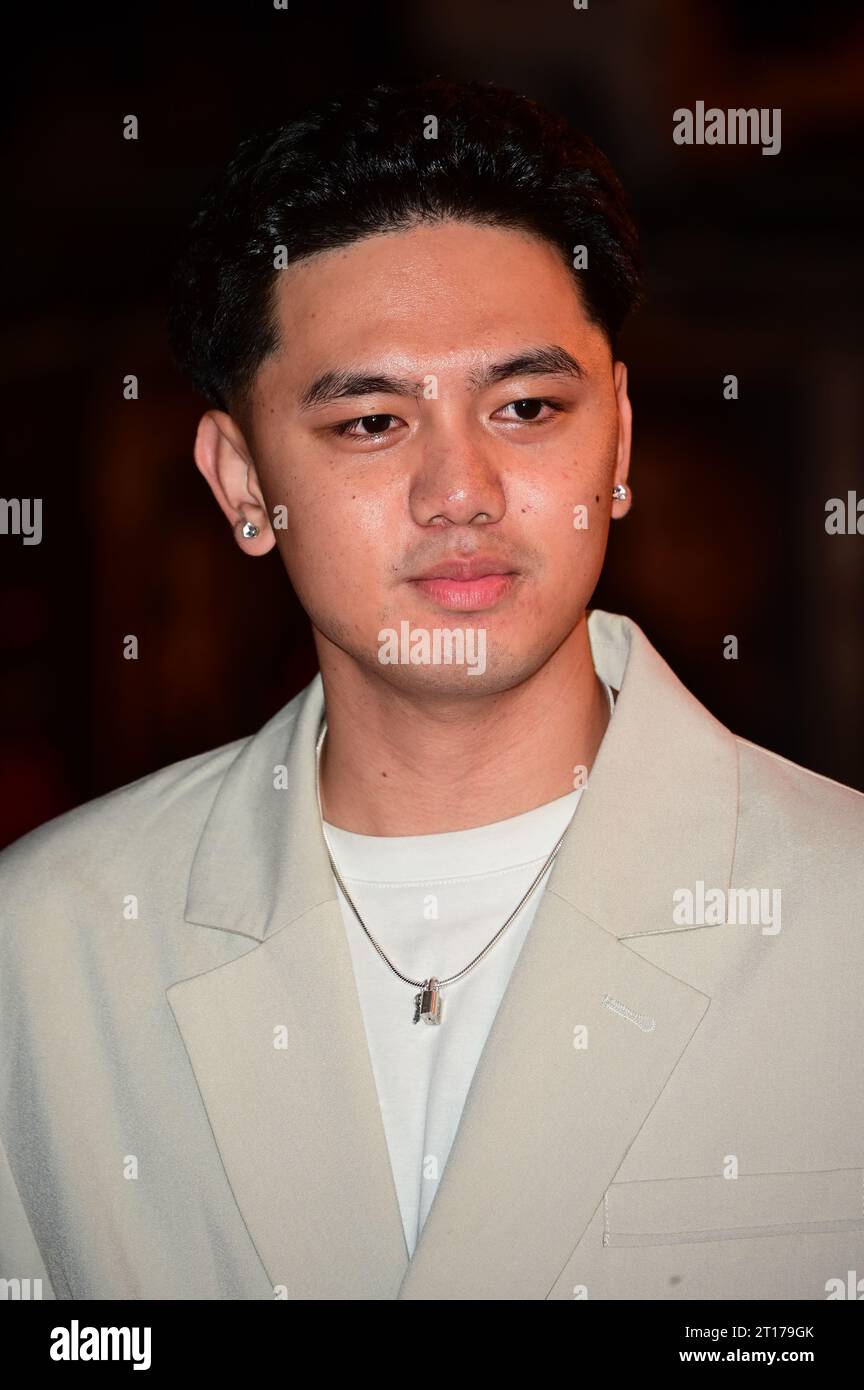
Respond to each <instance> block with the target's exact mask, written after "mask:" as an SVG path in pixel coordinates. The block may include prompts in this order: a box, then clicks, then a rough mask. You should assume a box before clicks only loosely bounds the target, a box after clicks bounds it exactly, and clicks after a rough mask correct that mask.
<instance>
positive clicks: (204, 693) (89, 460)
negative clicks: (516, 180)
mask: <svg viewBox="0 0 864 1390" xmlns="http://www.w3.org/2000/svg"><path fill="white" fill-rule="evenodd" d="M79 16H80V11H79V10H78V9H77V7H76V11H75V13H74V14H73V15H70V14H69V11H68V7H67V8H66V9H65V10H64V9H61V8H59V7H58V10H57V12H56V14H55V13H53V12H52V11H51V10H50V9H49V10H45V9H44V8H42V7H40V8H39V9H38V10H37V11H36V12H35V17H33V18H31V19H30V20H29V21H28V24H29V30H28V29H23V30H21V32H19V35H18V38H17V40H16V41H15V43H14V44H13V45H12V46H11V47H10V46H7V58H6V65H5V69H4V80H3V85H2V93H0V96H2V102H3V118H4V123H3V146H4V156H5V158H4V165H5V171H6V175H5V184H6V190H7V194H8V195H9V197H8V199H7V204H8V207H7V213H6V220H5V234H6V240H7V247H6V254H5V256H4V259H3V264H4V266H5V268H6V271H7V276H6V284H5V301H6V313H5V315H4V327H3V330H2V341H0V382H2V399H3V408H2V427H3V434H4V439H3V479H2V487H0V492H2V495H3V496H4V497H30V498H34V497H41V498H42V499H43V539H42V543H41V544H40V545H32V546H25V545H23V544H22V539H21V537H20V536H15V535H0V608H2V635H3V654H2V672H3V680H2V727H0V749H2V772H0V842H8V841H9V840H12V839H14V838H16V837H17V836H18V835H20V834H22V833H24V832H25V831H27V830H29V829H31V828H32V827H33V826H35V825H37V824H39V823H41V822H42V821H44V820H46V819H48V818H49V817H51V816H54V815H57V814H59V813H60V812H62V811H64V810H66V809H68V808H69V807H71V806H74V805H77V804H78V803H80V802H82V801H85V800H88V799H89V798H91V797H93V796H96V795H99V794H101V793H102V792H105V791H108V790H110V789H112V788H114V787H117V786H120V785H122V784H123V783H125V782H129V781H132V780H134V779H135V778H137V777H140V776H143V775H144V774H145V773H147V772H150V771H152V770H153V769H155V768H158V767H161V766H163V765H165V764H166V763H169V762H172V761H174V760H176V759H179V758H183V757H187V756H189V755H191V754H194V753H197V752H201V751H203V750H205V749H207V748H211V747H214V746H216V745H218V744H220V743H224V742H227V741H229V740H231V739H235V738H238V737H240V736H241V735H245V734H248V733H251V732H253V731H254V730H255V729H256V728H257V727H259V726H260V724H262V723H263V722H264V721H265V720H266V719H267V718H269V717H270V715H271V714H273V713H274V712H275V711H276V709H278V708H279V706H280V705H282V704H284V703H285V701H287V700H288V699H290V698H291V696H292V695H294V694H295V693H296V692H297V691H298V690H299V689H300V688H301V687H302V686H303V685H305V684H306V683H307V681H308V680H309V679H310V678H311V677H312V675H313V674H314V672H315V669H316V665H315V656H314V648H313V646H312V642H311V638H310V637H309V635H308V630H307V624H306V620H305V617H304V615H303V612H302V610H301V609H300V608H299V605H298V603H297V601H296V599H295V598H294V596H293V594H292V592H291V590H290V586H289V584H288V581H287V579H286V577H285V575H284V570H283V569H282V567H281V564H280V562H279V560H278V558H277V555H276V553H275V551H274V552H272V553H271V554H270V555H269V556H267V557H266V558H265V559H264V560H255V561H251V560H248V559H246V558H245V557H244V556H242V555H241V553H240V551H239V550H238V548H237V547H236V546H235V544H234V542H233V540H232V538H231V536H230V533H229V530H228V527H227V524H226V523H225V521H224V519H223V517H222V515H221V513H220V512H219V511H218V510H217V507H216V505H215V503H214V502H213V501H212V499H211V496H210V494H209V491H208V489H207V487H206V485H205V483H204V481H203V479H202V478H201V477H200V475H199V474H198V472H197V470H196V469H195V467H194V464H193V462H192V453H191V449H192V441H193V438H194V431H195V425H196V422H197V419H198V416H199V414H200V412H201V409H202V407H203V402H202V401H201V399H200V398H199V397H198V396H197V395H196V393H195V391H194V390H193V388H192V387H191V386H189V385H187V383H186V382H185V381H184V380H183V378H182V377H181V376H180V375H179V373H178V371H177V370H176V368H175V367H174V366H173V364H172V362H171V359H170V356H169V351H168V345H167V339H166V333H165V327H164V313H165V300H166V282H167V275H168V268H169V265H170V263H171V259H172V256H173V254H174V250H175V248H176V245H177V239H178V236H179V235H180V233H181V231H182V228H183V227H184V225H185V223H186V221H187V220H188V218H189V216H190V215H191V212H192V210H193V207H194V205H195V202H196V200H197V197H198V195H199V194H200V192H201V191H202V189H203V187H204V186H205V184H206V182H207V181H208V180H209V178H210V177H211V176H212V174H213V173H214V172H215V170H216V169H217V168H218V167H219V166H221V165H222V164H223V163H224V162H225V161H226V159H227V158H228V156H229V155H230V153H231V151H232V150H233V147H234V145H235V144H236V142H237V141H238V140H239V139H240V138H241V136H242V135H244V134H245V133H247V132H248V131H249V130H252V129H254V128H256V127H258V126H261V125H265V124H266V125H271V124H275V123H277V122H278V121H279V120H280V119H281V118H282V117H283V115H284V113H285V112H286V110H288V109H290V108H291V107H293V106H294V104H295V103H297V102H302V101H305V100H307V99H308V100H314V99H318V98H319V97H321V96H322V95H324V94H326V93H327V92H330V91H334V90H336V89H338V88H339V87H340V86H341V85H344V84H347V85H355V84H357V83H358V82H359V81H366V80H373V79H378V80H390V81H408V80H413V79H417V78H422V77H427V76H430V75H432V74H434V73H442V74H444V75H446V76H450V77H453V78H456V79H464V78H476V79H480V80H486V81H495V82H499V83H502V84H503V85H505V86H510V87H514V88H516V89H517V90H520V91H524V92H526V93H527V94H528V95H529V96H531V97H533V98H534V99H536V100H538V101H541V102H543V103H545V104H546V105H549V106H551V107H553V108H554V109H557V110H558V111H560V112H562V113H563V114H564V115H566V116H567V117H569V118H570V119H571V120H572V121H574V122H575V123H576V124H578V125H581V126H582V127H583V128H584V129H585V130H587V132H588V133H589V134H590V135H591V136H592V137H593V138H594V139H595V140H596V141H597V143H598V144H599V145H600V146H601V148H603V149H604V150H605V151H606V153H607V154H608V155H609V157H610V158H611V160H612V162H613V164H614V165H615V167H616V168H617V170H618V172H619V173H620V175H621V177H622V179H623V181H624V183H625V185H626V187H627V188H628V190H629V193H630V196H631V200H632V203H633V205H634V210H635V212H636V215H637V219H638V221H639V223H640V226H641V230H642V235H643V241H644V254H645V261H646V268H647V275H648V291H649V299H648V303H647V305H646V306H645V308H644V309H643V310H642V311H641V313H640V315H639V316H638V317H637V318H636V319H635V320H634V321H633V322H632V324H631V326H630V328H629V329H628V330H627V332H626V334H625V337H624V339H623V343H622V349H623V350H622V355H623V356H624V358H625V360H626V361H627V363H628V366H629V369H630V381H631V394H632V399H633V402H634V407H635V419H636V427H635V451H634V463H633V470H632V473H631V483H632V485H633V488H634V499H635V500H634V508H633V511H632V512H631V514H630V516H629V517H628V518H627V519H626V520H624V521H623V522H621V523H619V524H617V525H615V526H614V527H613V530H612V538H611V544H610V550H609V555H608V560H607V566H606V571H605V573H604V577H603V579H602V581H601V584H600V587H599V589H598V591H597V593H596V595H595V597H594V600H593V604H592V606H594V607H602V608H607V609H610V610H612V611H617V612H624V613H627V614H629V615H630V616H631V617H632V618H634V619H635V620H636V621H637V622H638V623H639V624H640V625H641V626H642V627H643V628H644V630H645V631H646V633H647V634H648V636H649V638H650V639H651V640H652V641H653V642H654V644H655V645H656V646H657V647H658V649H659V650H660V652H661V654H662V655H663V656H664V657H665V658H666V660H667V661H668V662H669V663H670V665H671V666H672V668H673V669H674V670H675V671H676V672H677V673H678V674H679V676H680V677H681V678H682V680H683V681H684V682H685V684H686V685H688V686H689V687H690V689H691V690H692V691H693V692H694V694H696V695H697V696H698V698H699V699H701V700H702V701H703V702H704V703H705V704H706V705H707V706H708V708H709V709H710V710H711V711H712V712H713V713H714V714H715V715H717V717H718V718H720V719H721V720H722V721H723V722H724V723H726V724H727V725H729V727H731V728H732V729H733V730H734V731H735V732H736V733H738V734H740V735H742V736H743V737H745V738H748V739H751V740H752V741H754V742H756V743H759V744H763V745H764V746H766V747H768V748H770V749H773V750H775V751H776V752H779V753H781V754H782V755H784V756H785V757H788V758H791V759H793V760H794V761H795V762H799V763H802V764H804V765H805V766H807V767H811V768H813V769H815V770H816V771H818V772H821V773H823V774H825V775H827V776H829V777H832V778H835V779H836V780H838V781H841V782H846V783H850V784H851V785H854V786H856V787H859V788H864V719H862V709H864V629H862V609H861V600H862V595H864V536H858V535H838V536H833V535H828V534H827V533H826V531H825V516H826V512H825V504H826V501H827V499H828V498H830V497H842V498H845V497H846V494H847V492H848V491H849V490H855V489H857V492H858V495H859V496H862V497H864V468H862V463H861V442H862V438H864V420H862V414H864V409H862V388H861V382H862V371H861V366H862V360H861V359H862V346H861V342H862V339H861V331H860V313H861V302H860V294H859V289H860V284H861V273H860V259H861V250H860V227H861V208H860V198H859V190H860V155H861V148H862V124H864V122H862V114H864V81H862V76H864V23H862V19H861V18H858V17H855V11H854V8H853V7H852V6H850V5H839V4H832V3H830V0H820V4H819V5H811V6H806V7H793V6H785V5H783V6H780V5H778V6H754V5H753V4H752V3H750V0H741V2H740V3H722V4H721V3H717V4H714V3H710V0H665V3H654V4H652V3H644V2H642V0H617V2H616V0H611V2H610V3H602V0H590V3H589V7H588V9H587V10H574V8H573V6H572V3H570V0H531V3H530V4H529V3H524V2H523V3H507V0H470V2H469V3H466V2H465V0H412V3H411V4H398V3H389V4H387V3H384V4H368V5H361V4H345V5H332V4H327V3H319V4H314V3H302V0H288V5H287V9H286V10H284V11H283V10H275V9H274V8H273V6H272V4H270V3H259V4H257V5H250V4H248V3H247V4H245V5H243V4H236V5H234V6H224V7H221V8H220V7H219V6H217V5H214V4H209V5H201V6H200V7H199V6H195V5H188V6H179V7H176V6H175V8H174V9H173V10H169V9H167V8H166V9H160V8H159V7H158V6H149V7H147V8H146V10H141V9H140V8H138V7H115V8H114V9H113V10H112V11H107V12H106V15H105V17H103V18H101V19H100V20H99V22H98V23H97V22H96V20H92V19H91V20H88V19H87V18H80V17H79ZM7 38H8V35H7ZM698 100H703V101H704V102H705V103H706V106H717V107H721V108H723V109H724V110H725V109H729V108H733V107H757V108H761V107H767V108H774V107H779V108H781V111H782V149H781V152H780V153H779V154H778V155H775V156H770V155H762V153H761V151H760V149H759V147H754V146H749V145H743V146H732V145H725V146H719V145H718V146H708V145H705V146H695V145H694V146H689V147H688V146H678V145H675V144H674V143H673V140H672V113H673V111H674V110H675V108H677V107H681V106H686V107H690V108H693V107H694V106H695V103H696V101H698ZM128 114H134V115H136V116H137V117H138V120H139V123H140V133H139V139H138V140H137V141H127V140H124V139H123V138H122V122H123V118H124V116H126V115H128ZM128 373H135V374H136V375H137V376H138V378H139V383H140V399H139V400H138V401H125V400H124V399H123V378H124V376H126V375H127V374H128ZM727 373H735V374H736V375H737V376H738V379H739V392H740V398H739V400H737V401H734V402H733V401H726V400H724V399H723V389H722V385H723V378H724V376H725V375H726V374H727ZM127 633H135V634H137V635H138V637H139V640H140V655H139V660H137V661H127V660H124V659H123V638H124V636H125V635H126V634H127ZM730 633H731V634H735V635H737V637H738V639H739V659H738V660H737V661H727V660H724V658H723V639H724V637H725V636H726V635H727V634H730Z"/></svg>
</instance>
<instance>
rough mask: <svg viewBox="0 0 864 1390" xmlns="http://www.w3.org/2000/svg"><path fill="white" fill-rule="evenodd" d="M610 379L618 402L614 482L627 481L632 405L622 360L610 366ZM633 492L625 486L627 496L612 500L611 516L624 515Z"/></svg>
mask: <svg viewBox="0 0 864 1390" xmlns="http://www.w3.org/2000/svg"><path fill="white" fill-rule="evenodd" d="M612 380H613V381H614V383H615V398H616V401H617V403H618V447H617V450H616V453H615V474H614V477H613V479H612V483H613V485H614V484H615V483H624V484H626V483H627V477H628V474H629V472H630V444H631V441H632V437H633V407H632V406H631V404H630V397H629V396H628V394H627V368H626V366H625V364H624V363H623V362H620V361H619V362H615V363H614V364H613V367H612ZM632 500H633V494H632V492H631V491H630V488H629V487H628V488H627V496H626V497H625V498H624V499H623V500H622V501H620V502H618V501H613V503H612V516H613V517H614V518H618V517H622V516H626V514H627V512H629V510H630V504H631V502H632Z"/></svg>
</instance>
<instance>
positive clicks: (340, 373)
mask: <svg viewBox="0 0 864 1390" xmlns="http://www.w3.org/2000/svg"><path fill="white" fill-rule="evenodd" d="M585 375H586V372H585V369H584V367H583V366H582V365H581V363H580V362H577V360H576V358H575V357H573V356H571V354H570V353H569V352H568V351H567V350H566V348H562V347H557V346H555V345H554V344H553V345H550V346H547V347H536V348H528V349H526V350H525V351H524V352H518V353H515V354H514V355H513V356H512V357H506V358H505V359H504V360H503V361H501V362H493V363H491V364H490V365H489V366H488V367H481V368H478V369H476V370H474V371H472V372H469V374H468V381H469V384H470V385H471V387H472V389H473V390H475V391H481V390H483V388H484V387H486V386H494V385H495V383H496V382H498V381H506V380H507V379H508V378H509V377H511V376H572V377H576V379H577V380H578V381H582V380H583V379H584V378H585ZM423 389H424V383H423V382H422V381H410V380H409V379H408V378H407V377H395V376H382V375H380V374H374V375H373V374H371V373H367V372H362V371H350V370H344V369H343V370H337V371H328V372H323V373H322V375H321V376H319V377H316V378H315V380H314V381H312V382H310V384H309V385H308V386H307V387H306V389H305V391H304V392H303V393H302V395H301V397H300V409H301V410H312V409H314V408H315V407H316V406H320V405H329V404H330V403H331V402H332V401H338V400H341V399H343V397H346V396H375V395H383V396H413V397H415V398H418V399H419V397H421V396H422V394H423Z"/></svg>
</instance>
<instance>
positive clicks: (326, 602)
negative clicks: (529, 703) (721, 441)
mask: <svg viewBox="0 0 864 1390" xmlns="http://www.w3.org/2000/svg"><path fill="white" fill-rule="evenodd" d="M276 294H277V304H278V314H279V322H280V341H281V347H280V348H279V350H278V352H277V353H275V354H274V355H273V356H272V357H271V358H269V359H268V360H267V361H266V362H265V363H264V364H263V365H262V367H261V369H260V371H259V373H258V376H257V378H256V382H255V387H254V391H253V394H252V398H251V411H250V419H251V424H250V427H249V429H248V431H247V434H246V443H247V447H248V450H249V456H250V457H251V459H252V460H253V467H254V470H255V475H257V480H258V482H259V485H260V490H261V492H262V494H263V497H264V500H265V502H266V504H267V508H268V512H269V515H270V517H271V519H272V518H273V517H274V515H275V514H276V513H275V509H276V508H278V507H283V508H284V509H285V510H284V513H283V515H284V518H285V524H284V529H279V528H277V529H276V530H275V537H276V543H277V544H278V546H279V550H280V552H281V555H282V560H283V562H284V564H285V567H286V570H287V572H288V574H289V576H290V578H291V581H292V583H293V585H294V588H295V590H296V592H297V595H298V597H299V599H300V602H301V603H302V604H303V607H304V608H305V609H306V612H307V613H308V614H309V617H310V619H311V621H312V624H313V627H314V631H315V640H316V644H317V646H318V650H319V659H320V660H321V662H322V667H324V666H325V664H326V663H327V662H328V660H329V661H331V662H332V661H334V660H335V661H340V660H344V659H345V658H344V657H342V656H340V655H339V651H341V653H345V654H347V656H348V658H353V660H354V661H356V662H359V663H360V664H361V666H362V667H364V668H365V669H366V671H367V672H368V673H369V674H371V675H373V676H375V677H377V678H380V679H384V680H386V681H388V682H390V683H392V684H394V685H397V686H399V687H401V688H402V689H406V690H413V691H417V692H419V691H421V690H422V691H424V692H426V693H429V694H431V693H432V692H438V693H441V694H453V693H457V692H458V693H462V694H466V693H467V694H472V693H473V694H480V693H490V692H497V691H502V690H507V689H510V688H512V687H513V686H515V685H517V684H519V683H520V682H522V681H524V680H525V679H527V678H528V677H529V676H531V675H532V674H533V673H534V672H535V671H537V670H538V669H539V668H540V667H541V666H542V665H543V664H544V663H545V662H546V661H547V660H548V659H549V657H550V656H551V655H552V653H553V652H555V651H556V650H557V648H558V647H559V646H560V644H561V643H562V642H563V641H564V640H565V639H566V638H567V636H568V634H570V633H571V632H572V630H573V628H574V627H575V625H576V624H577V623H578V622H579V620H580V618H581V617H582V616H583V614H584V611H585V607H586V605H587V603H588V601H589V600H590V597H591V594H592V592H593V590H594V587H595V585H596V582H597V578H598V576H599V573H600V569H601V565H602V562H603V555H604V551H605V547H606V540H607V534H608V528H609V519H610V509H611V506H612V499H611V492H612V485H613V482H615V481H622V480H623V479H624V478H625V477H626V473H627V463H628V453H629V403H628V401H627V395H626V369H625V368H624V366H623V364H622V363H617V364H615V366H614V370H613V363H612V359H611V355H610V350H609V346H608V343H607V341H606V339H605V337H604V335H603V333H602V331H601V330H600V329H599V328H597V327H595V326H594V325H593V324H591V323H590V322H589V321H588V319H587V317H586V316H585V313H584V311H583V308H582V305H581V301H580V297H579V294H578V291H577V289H576V287H575V285H574V282H573V280H572V278H571V276H570V274H569V272H568V270H567V268H566V267H565V266H564V265H563V264H562V262H561V261H560V260H559V259H558V257H557V255H556V253H555V251H554V250H553V249H552V248H551V247H549V246H548V245H547V244H546V243H545V242H543V241H542V240H539V239H537V238H534V237H532V236H529V235H527V234H523V233H521V232H517V231H511V230H503V229H498V228H492V227H478V226H474V225H468V224H465V223H461V222H455V221H451V222H446V223H443V224H438V225H421V226H419V227H417V228H416V229H414V230H411V231H405V232H398V233H391V234H386V235H379V236H374V237H370V238H368V239H366V240H364V241H361V242H357V243H354V244H353V245H351V246H349V247H347V248H345V249H342V250H336V251H328V252H325V253H322V254H320V255H317V256H315V257H314V258H311V259H309V260H307V261H304V262H302V263H300V264H297V265H294V266H293V267H292V268H291V269H289V270H285V271H282V272H280V275H279V280H278V285H277V291H276ZM541 350H542V352H543V353H544V354H545V357H541V358H539V360H536V359H537V358H538V354H539V353H540V351H541ZM526 355H527V360H526V361H524V362H523V363H522V364H521V365H520V364H519V363H518V362H516V361H515V359H518V358H520V357H521V358H525V357H526ZM567 355H569V357H570V358H572V359H573V362H574V363H575V364H578V365H577V366H574V367H570V366H569V363H568V360H567ZM532 359H535V360H532ZM502 364H506V365H504V366H502ZM350 378H354V380H350ZM360 378H368V380H365V381H363V380H360ZM316 383H317V387H316V389H315V390H314V391H313V390H312V388H313V386H316ZM520 403H521V404H520ZM616 509H617V510H620V509H621V504H616ZM436 567H437V568H439V569H443V571H444V572H445V573H444V577H440V576H439V577H438V578H433V579H428V578H427V579H426V580H424V579H423V578H422V577H423V576H424V575H428V572H429V571H430V570H433V569H435V568H436ZM478 570H479V571H481V574H480V575H479V576H478V574H477V571H478ZM448 573H449V576H450V577H449V578H448V577H447V575H448ZM484 576H485V577H484ZM404 622H407V623H408V625H409V628H408V631H409V634H410V633H414V632H415V631H416V630H417V629H425V630H426V631H427V632H428V633H429V634H430V641H431V634H433V633H434V632H435V630H436V629H438V630H439V632H440V630H442V629H445V628H451V629H461V630H462V632H463V633H467V630H468V629H469V628H474V629H483V630H484V632H485V637H484V638H483V639H482V640H483V641H484V642H485V656H484V662H483V665H484V669H483V671H482V672H481V671H480V670H479V659H478V657H477V655H476V653H477V652H478V651H479V646H480V640H481V639H480V637H479V633H475V638H474V641H475V646H474V648H473V650H474V652H475V657H474V659H473V661H474V665H475V667H477V668H478V669H476V670H475V672H474V674H473V675H471V674H469V668H468V665H467V660H468V659H470V658H468V659H466V664H462V665H459V664H447V662H446V659H445V660H442V661H441V662H440V663H439V664H435V663H434V661H433V662H430V663H428V664H427V663H425V662H424V663H422V664H400V663H399V661H398V660H397V661H396V662H395V663H394V664H382V662H381V660H380V659H379V654H380V653H381V651H382V639H381V637H380V634H381V633H382V631H383V630H385V629H391V630H395V631H396V632H397V633H399V632H404V629H402V628H401V627H400V625H401V624H402V623H404ZM330 644H333V645H332V647H331V645H330ZM333 647H335V648H337V649H339V651H334V650H333ZM404 650H405V649H404V648H403V651H404ZM419 650H420V653H421V655H422V649H419ZM433 650H434V649H433ZM442 650H443V649H442ZM457 650H458V649H457ZM391 654H392V652H391Z"/></svg>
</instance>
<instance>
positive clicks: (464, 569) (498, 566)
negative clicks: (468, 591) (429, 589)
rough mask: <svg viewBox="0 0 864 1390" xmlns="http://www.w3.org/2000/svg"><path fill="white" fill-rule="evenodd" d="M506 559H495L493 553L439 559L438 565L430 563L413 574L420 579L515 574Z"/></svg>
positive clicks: (481, 577) (479, 577) (414, 578)
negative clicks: (468, 557)
mask: <svg viewBox="0 0 864 1390" xmlns="http://www.w3.org/2000/svg"><path fill="white" fill-rule="evenodd" d="M514 573H515V571H514V570H512V569H511V567H510V566H509V565H508V563H507V561H506V560H501V559H494V558H493V557H492V556H491V555H472V556H471V557H470V559H467V558H466V559H464V560H460V559H458V558H455V557H454V558H451V559H449V560H439V562H438V564H437V565H429V567H428V568H427V569H425V570H422V571H421V573H420V574H414V575H412V576H411V578H412V580H418V579H458V580H463V581H464V580H469V579H485V578H486V576H487V575H489V574H514Z"/></svg>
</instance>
